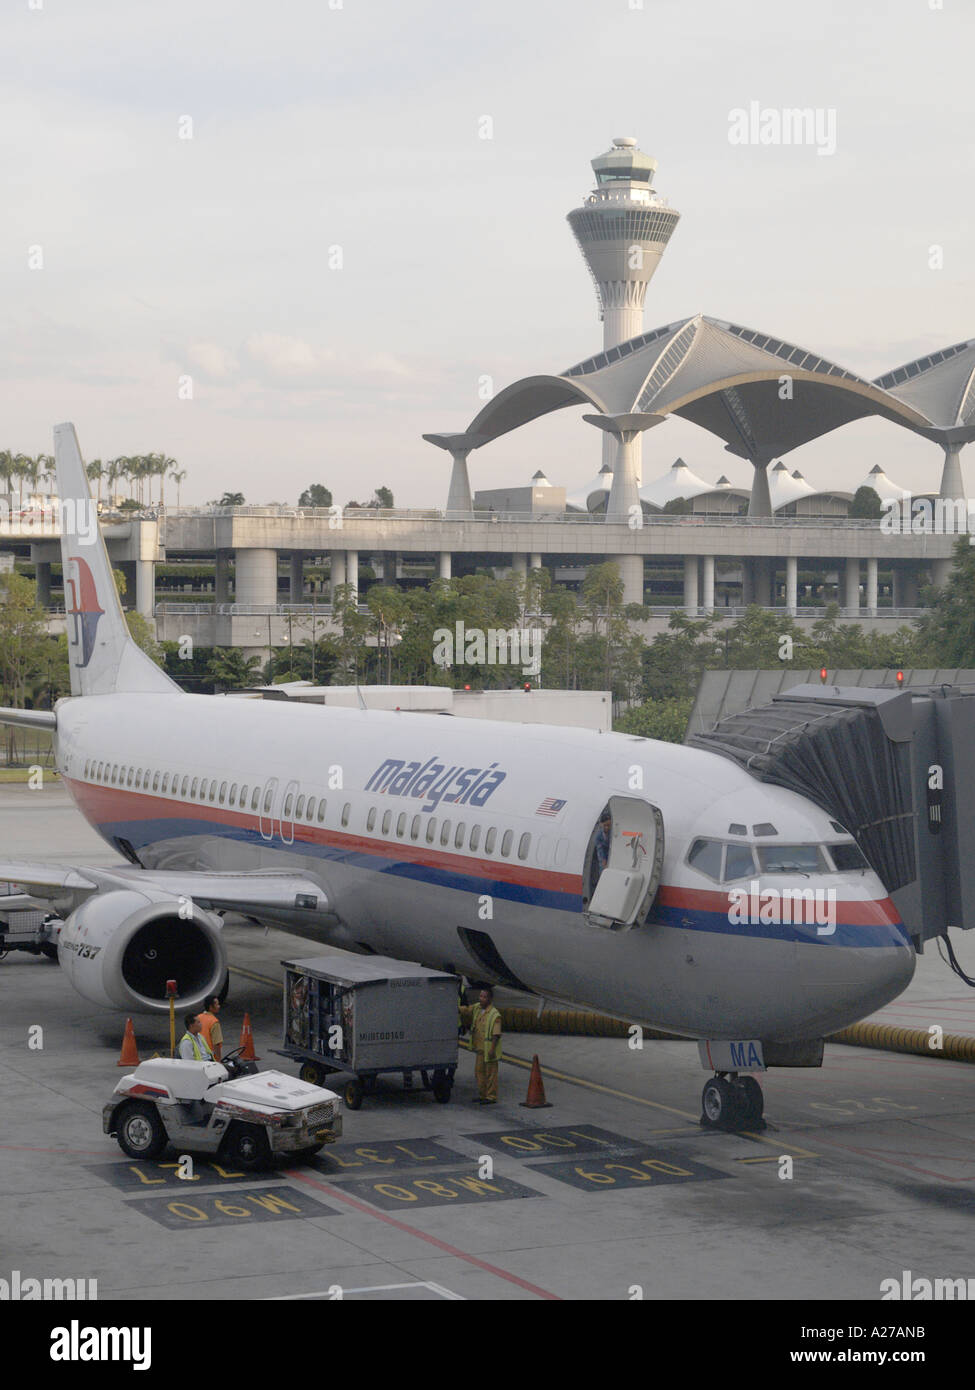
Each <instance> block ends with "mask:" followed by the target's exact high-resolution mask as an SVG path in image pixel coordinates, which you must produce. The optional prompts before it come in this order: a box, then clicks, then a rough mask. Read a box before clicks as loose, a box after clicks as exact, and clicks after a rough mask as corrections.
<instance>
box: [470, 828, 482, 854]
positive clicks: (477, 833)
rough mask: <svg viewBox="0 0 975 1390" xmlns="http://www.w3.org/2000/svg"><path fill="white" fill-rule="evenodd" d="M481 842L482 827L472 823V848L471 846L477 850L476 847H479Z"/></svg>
mask: <svg viewBox="0 0 975 1390" xmlns="http://www.w3.org/2000/svg"><path fill="white" fill-rule="evenodd" d="M480 843H481V827H480V826H479V825H472V826H471V839H470V848H471V849H472V850H475V849H477V847H478V845H479V844H480Z"/></svg>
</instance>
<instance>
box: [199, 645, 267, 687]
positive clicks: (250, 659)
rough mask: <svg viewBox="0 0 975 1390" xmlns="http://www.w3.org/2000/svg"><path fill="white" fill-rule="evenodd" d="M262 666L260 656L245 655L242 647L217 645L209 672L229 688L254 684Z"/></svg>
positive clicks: (220, 683) (215, 679)
mask: <svg viewBox="0 0 975 1390" xmlns="http://www.w3.org/2000/svg"><path fill="white" fill-rule="evenodd" d="M260 666H261V658H260V657H259V656H245V655H244V653H243V651H242V650H241V649H240V647H217V648H216V650H215V651H214V653H213V656H212V657H211V659H210V664H209V667H208V670H209V674H210V675H211V676H212V677H213V679H214V681H215V682H216V683H217V684H218V685H222V686H224V688H225V689H228V690H243V689H247V688H248V687H250V686H252V685H254V683H255V681H257V679H258V675H259V671H260Z"/></svg>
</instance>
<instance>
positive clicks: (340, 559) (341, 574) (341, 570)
mask: <svg viewBox="0 0 975 1390" xmlns="http://www.w3.org/2000/svg"><path fill="white" fill-rule="evenodd" d="M344 583H345V551H344V550H333V551H332V568H331V571H330V575H329V585H328V586H329V589H330V590H331V593H330V595H329V597H330V599H331V601H332V603H334V602H335V593H336V590H337V589H339V588H340V587H341V586H342V585H343V584H344Z"/></svg>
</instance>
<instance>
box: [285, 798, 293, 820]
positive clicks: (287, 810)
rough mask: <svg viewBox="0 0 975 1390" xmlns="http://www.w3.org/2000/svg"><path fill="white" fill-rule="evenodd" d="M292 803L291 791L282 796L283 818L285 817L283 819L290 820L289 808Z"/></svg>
mask: <svg viewBox="0 0 975 1390" xmlns="http://www.w3.org/2000/svg"><path fill="white" fill-rule="evenodd" d="M294 804H295V798H294V793H293V792H288V795H287V796H286V797H285V798H284V819H285V820H290V819H291V808H292V806H293V805H294Z"/></svg>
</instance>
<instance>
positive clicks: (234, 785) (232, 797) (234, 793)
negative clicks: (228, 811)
mask: <svg viewBox="0 0 975 1390" xmlns="http://www.w3.org/2000/svg"><path fill="white" fill-rule="evenodd" d="M226 785H227V784H226V782H225V783H224V786H226ZM221 799H222V798H221ZM230 804H231V806H236V805H237V783H236V782H234V783H232V784H231V788H230Z"/></svg>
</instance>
